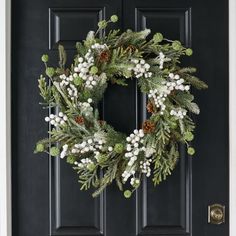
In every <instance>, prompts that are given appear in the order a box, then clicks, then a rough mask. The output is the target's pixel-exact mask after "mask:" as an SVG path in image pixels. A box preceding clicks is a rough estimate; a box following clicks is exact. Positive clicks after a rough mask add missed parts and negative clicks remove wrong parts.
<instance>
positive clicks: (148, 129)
mask: <svg viewBox="0 0 236 236" xmlns="http://www.w3.org/2000/svg"><path fill="white" fill-rule="evenodd" d="M155 128H156V126H155V124H154V123H153V122H151V121H150V120H146V121H144V122H143V126H142V129H143V132H144V133H145V134H148V133H152V132H153V131H154V130H155Z"/></svg>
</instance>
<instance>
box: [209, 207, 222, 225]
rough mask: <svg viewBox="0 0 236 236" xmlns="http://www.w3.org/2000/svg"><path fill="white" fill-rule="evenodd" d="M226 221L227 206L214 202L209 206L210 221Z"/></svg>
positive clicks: (215, 222) (216, 222) (211, 222)
mask: <svg viewBox="0 0 236 236" xmlns="http://www.w3.org/2000/svg"><path fill="white" fill-rule="evenodd" d="M224 222H225V206H223V205H221V204H213V205H210V206H208V223H210V224H217V225H219V224H222V223H224Z"/></svg>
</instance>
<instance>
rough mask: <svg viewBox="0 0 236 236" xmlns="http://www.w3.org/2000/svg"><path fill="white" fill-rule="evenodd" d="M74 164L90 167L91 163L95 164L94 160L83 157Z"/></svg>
mask: <svg viewBox="0 0 236 236" xmlns="http://www.w3.org/2000/svg"><path fill="white" fill-rule="evenodd" d="M74 164H75V165H77V166H78V167H80V168H88V166H89V165H91V164H93V161H92V160H91V159H90V158H83V159H81V160H80V162H77V161H75V162H74Z"/></svg>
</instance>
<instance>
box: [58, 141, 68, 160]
mask: <svg viewBox="0 0 236 236" xmlns="http://www.w3.org/2000/svg"><path fill="white" fill-rule="evenodd" d="M67 151H68V145H67V144H65V145H63V147H62V152H61V154H60V158H62V159H63V158H64V157H65V156H66V155H67Z"/></svg>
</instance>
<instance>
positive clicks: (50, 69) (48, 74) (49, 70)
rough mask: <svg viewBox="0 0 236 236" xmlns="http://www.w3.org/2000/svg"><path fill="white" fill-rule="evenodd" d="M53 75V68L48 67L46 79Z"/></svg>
mask: <svg viewBox="0 0 236 236" xmlns="http://www.w3.org/2000/svg"><path fill="white" fill-rule="evenodd" d="M54 74H55V70H54V68H53V67H48V68H47V69H46V75H47V76H48V77H52V76H53V75H54Z"/></svg>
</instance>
